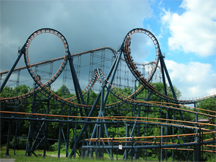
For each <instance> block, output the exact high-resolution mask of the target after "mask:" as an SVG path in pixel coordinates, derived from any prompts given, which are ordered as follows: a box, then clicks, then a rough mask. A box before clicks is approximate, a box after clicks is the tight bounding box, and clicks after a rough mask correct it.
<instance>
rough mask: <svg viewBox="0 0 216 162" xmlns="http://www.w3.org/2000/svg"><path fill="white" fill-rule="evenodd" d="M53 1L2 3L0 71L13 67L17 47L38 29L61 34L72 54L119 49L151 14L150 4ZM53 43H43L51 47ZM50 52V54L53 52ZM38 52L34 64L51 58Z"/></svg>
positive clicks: (42, 42)
mask: <svg viewBox="0 0 216 162" xmlns="http://www.w3.org/2000/svg"><path fill="white" fill-rule="evenodd" d="M50 2H51V1H43V2H41V1H16V2H15V1H13V2H12V1H2V2H1V40H2V41H1V71H4V70H8V69H9V68H10V67H11V66H12V64H13V62H14V60H15V59H16V55H17V49H18V46H23V44H24V43H25V41H26V39H27V38H28V36H29V35H30V34H31V33H32V32H33V31H35V30H37V29H40V28H44V27H47V28H54V29H56V30H58V31H60V32H61V33H62V34H63V35H64V36H65V37H66V39H67V40H68V42H69V47H70V51H71V53H76V52H82V51H86V50H91V49H95V48H100V47H104V46H110V47H112V48H114V49H117V47H119V46H120V45H121V43H122V41H123V38H124V36H125V35H126V34H127V32H128V31H129V30H131V29H133V28H136V27H143V25H142V22H143V20H144V19H145V18H146V17H150V16H151V12H152V11H151V8H150V5H149V2H148V1H126V2H125V1H90V0H87V1H52V3H50ZM38 37H40V36H38ZM52 41H54V40H52V39H49V40H44V41H43V40H42V41H40V42H41V44H47V43H48V42H50V44H52ZM33 43H34V40H33ZM60 45H61V46H62V44H60ZM54 46H55V45H53V47H54ZM30 47H31V46H30ZM36 47H38V49H40V44H37V43H36V44H35V49H36ZM55 47H56V46H55ZM60 48H61V47H60ZM48 50H50V49H48V48H47V53H51V52H50V51H48ZM35 53H37V55H36V54H34V53H33V52H32V53H31V55H32V60H34V62H39V61H44V60H46V59H47V58H48V57H47V56H46V55H44V54H42V55H39V54H40V53H38V51H36V50H35ZM55 57H59V55H58V52H56V53H53V52H52V58H55ZM9 58H10V59H9ZM49 59H50V57H49ZM5 60H7V61H5ZM22 65H24V64H22ZM19 66H21V64H19Z"/></svg>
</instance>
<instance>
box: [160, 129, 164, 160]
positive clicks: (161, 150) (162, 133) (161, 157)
mask: <svg viewBox="0 0 216 162" xmlns="http://www.w3.org/2000/svg"><path fill="white" fill-rule="evenodd" d="M163 135H164V126H161V136H163ZM162 142H163V138H161V143H162ZM159 160H160V161H163V149H160V159H159Z"/></svg>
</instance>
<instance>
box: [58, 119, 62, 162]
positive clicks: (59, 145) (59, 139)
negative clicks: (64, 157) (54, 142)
mask: <svg viewBox="0 0 216 162" xmlns="http://www.w3.org/2000/svg"><path fill="white" fill-rule="evenodd" d="M61 127H62V123H61V122H60V123H59V135H58V158H60V149H61Z"/></svg>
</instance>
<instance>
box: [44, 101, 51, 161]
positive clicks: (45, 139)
mask: <svg viewBox="0 0 216 162" xmlns="http://www.w3.org/2000/svg"><path fill="white" fill-rule="evenodd" d="M49 104H50V100H48V101H47V112H46V114H49ZM46 118H47V117H45V119H46ZM47 129H48V122H46V121H45V138H44V155H43V156H44V157H45V156H46V150H47Z"/></svg>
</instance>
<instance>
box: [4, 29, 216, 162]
mask: <svg viewBox="0 0 216 162" xmlns="http://www.w3.org/2000/svg"><path fill="white" fill-rule="evenodd" d="M46 33H48V34H53V35H55V36H57V37H58V38H59V39H60V40H61V42H62V43H63V46H64V56H62V57H58V58H55V59H50V60H47V61H42V62H38V63H34V64H31V63H30V59H29V51H30V50H29V49H30V45H31V43H32V41H33V40H34V39H35V38H36V37H37V36H39V35H41V34H46ZM136 33H139V34H144V35H145V36H147V37H148V38H150V39H151V41H152V42H153V45H154V49H155V59H154V60H153V61H151V62H148V63H136V62H134V60H133V58H132V52H131V48H130V46H131V40H132V39H131V38H132V35H133V34H136ZM97 52H98V53H97ZM106 52H107V53H106ZM95 53H97V57H98V58H97V59H98V60H99V62H100V63H99V64H98V63H94V60H93V56H94V54H95ZM84 55H85V56H86V55H90V59H89V60H90V63H89V68H88V69H91V70H90V72H89V81H88V84H87V85H86V87H85V88H81V87H82V86H83V84H82V85H81V83H80V80H81V79H80V78H79V75H80V71H79V68H80V66H81V65H80V64H81V63H80V62H79V61H80V60H81V59H80V57H81V56H84ZM105 55H106V57H107V58H106V60H105ZM22 56H23V57H24V62H25V66H22V67H18V68H16V66H17V64H18V62H19V61H20V58H21V57H22ZM60 61H61V62H60ZM55 62H58V63H59V62H60V63H59V65H60V67H59V68H58V69H57V71H56V72H55V73H54V75H52V72H48V73H47V74H48V75H49V78H48V79H46V80H45V81H44V80H43V79H44V77H42V76H41V75H39V74H38V69H37V68H38V67H40V66H43V65H48V64H50V66H53V63H55ZM95 62H98V61H95ZM105 62H106V63H105ZM107 62H109V63H110V65H108V63H107ZM75 64H76V65H75ZM122 64H124V65H122ZM121 66H124V67H125V68H127V70H121V68H120V67H121ZM139 66H140V67H141V68H139ZM34 68H35V70H34ZM105 68H106V70H105ZM107 69H109V70H107ZM141 69H143V71H142V70H141ZM22 70H23V71H24V70H27V71H28V73H29V74H30V76H31V79H30V80H33V82H34V87H33V89H32V90H31V91H30V92H28V93H25V94H22V95H16V96H13V97H1V98H0V101H1V111H0V114H1V117H0V118H1V121H2V122H1V129H3V128H4V122H8V123H9V126H8V133H7V149H6V155H9V143H10V140H11V129H12V128H11V125H12V122H16V126H15V129H16V130H15V135H14V136H15V139H16V138H18V137H17V134H16V132H18V128H17V126H18V122H19V121H30V122H29V131H28V137H26V138H27V143H26V155H31V154H34V155H35V156H37V155H36V154H35V153H34V151H35V150H36V149H37V148H38V147H39V146H40V145H43V146H44V156H45V154H46V150H47V146H49V138H48V137H47V131H48V130H49V127H48V123H50V122H56V123H58V124H59V135H58V140H57V141H58V157H60V145H61V143H62V142H63V143H64V144H65V146H66V156H67V157H69V158H71V157H73V156H74V157H75V156H76V151H77V149H81V152H82V156H83V157H89V156H90V158H93V157H94V153H95V158H102V157H104V152H106V153H107V154H108V156H109V158H111V159H112V158H114V154H118V153H119V154H121V155H122V158H123V159H124V160H127V159H129V156H130V158H131V159H140V158H143V159H146V160H147V157H148V153H147V150H152V149H154V150H156V152H158V153H157V156H158V160H159V161H163V160H165V159H166V160H167V159H168V158H169V157H172V160H175V152H176V151H178V152H180V153H181V154H182V155H183V156H182V157H184V158H185V160H190V161H200V160H201V159H202V158H203V157H202V153H203V152H210V153H212V154H215V153H216V151H215V147H216V145H215V142H216V141H215V133H216V129H215V128H216V123H214V122H212V121H215V120H214V119H215V118H216V115H215V113H216V111H211V110H207V109H201V108H197V107H196V103H197V102H198V101H201V100H204V99H207V98H216V94H213V95H209V96H205V97H201V98H197V99H189V100H182V99H179V98H177V95H176V92H175V89H174V87H173V85H172V81H171V78H170V77H169V73H168V70H167V68H166V64H165V61H164V56H163V54H162V52H161V49H160V46H159V43H158V40H157V39H156V37H155V36H154V35H153V34H152V33H151V32H150V31H148V30H146V29H142V28H135V29H132V30H131V31H129V32H128V33H127V34H126V36H125V37H124V39H123V42H122V44H121V46H120V48H119V49H118V51H115V50H114V49H113V48H110V47H103V48H97V49H94V50H89V51H85V52H80V53H75V54H71V52H70V50H69V44H68V42H67V40H66V38H65V37H64V36H63V34H61V33H60V32H59V31H57V30H55V29H50V28H42V29H39V30H37V31H35V32H33V33H32V34H31V35H30V36H29V37H28V39H27V41H26V42H25V44H24V45H23V47H22V48H21V49H20V50H19V51H18V57H17V59H16V60H15V63H14V64H13V66H12V67H11V69H10V70H8V71H3V72H0V76H1V80H3V82H1V89H0V93H2V92H3V89H4V87H5V86H6V85H7V86H8V85H9V84H8V83H9V82H10V78H11V76H12V75H13V74H16V73H18V79H17V80H19V79H20V72H21V71H22ZM67 72H69V73H70V75H69V76H71V78H70V79H71V80H70V85H71V84H73V85H72V86H73V88H74V92H75V95H74V96H73V97H68V98H63V97H61V96H59V95H57V94H56V93H55V92H54V91H53V90H52V89H51V85H52V84H53V83H54V82H55V81H56V80H57V79H58V78H59V77H60V75H61V74H62V73H63V75H64V76H63V84H65V81H64V80H66V78H67V77H68V75H67V74H66V73H67ZM47 74H46V76H47ZM123 75H124V76H125V78H126V79H125V80H124V81H122V80H121V79H122V76H123ZM158 76H159V77H158ZM130 78H132V80H131V82H130V81H129V79H130ZM158 78H159V79H158ZM86 80H87V79H86ZM154 80H155V81H154ZM158 80H160V81H161V82H162V84H163V91H158V90H157V88H156V87H155V86H154V84H153V82H158ZM119 81H120V82H119ZM116 82H118V83H116ZM136 82H139V87H138V88H137V85H136ZM16 83H19V81H17V82H16ZM132 84H133V85H134V84H135V86H134V87H133V86H131V85H132ZM96 85H98V87H99V88H98V90H97V91H98V94H97V97H96V99H95V101H92V103H93V104H92V105H91V104H89V103H90V101H89V92H91V91H92V90H94V89H93V88H94V87H95V86H96ZM16 86H17V85H16ZM118 86H119V87H130V88H132V89H133V92H131V93H130V94H129V95H125V94H124V93H123V92H121V91H120V90H119V89H118V88H117V87H118ZM168 86H169V88H170V91H171V95H169V94H168ZM143 92H144V94H145V96H144V97H143V98H139V94H141V93H143ZM39 93H41V94H42V95H43V96H44V97H45V98H46V99H41V98H40V97H38V94H39ZM109 96H112V97H114V98H115V99H116V101H115V102H113V103H107V99H108V97H109ZM152 96H155V97H156V98H157V101H153V100H152ZM30 97H32V101H31V112H27V111H26V110H25V109H26V108H25V107H24V103H25V102H27V101H26V100H27V99H29V98H30ZM51 100H52V101H55V102H56V103H58V104H59V106H60V107H61V109H62V110H61V112H56V114H51V113H50V112H49V110H50V109H51V103H50V102H51ZM39 104H44V105H46V106H47V108H46V110H43V111H42V110H39V108H38V105H39ZM189 104H190V105H191V104H193V105H194V107H189V106H188V105H189ZM186 105H187V106H186ZM63 107H64V110H63ZM72 110H73V111H72ZM111 110H112V111H113V112H115V113H110V112H111ZM151 111H157V112H158V113H159V114H160V118H154V117H152V116H151V115H150V113H151ZM162 111H164V112H165V113H164V114H163V113H162ZM171 111H172V114H171ZM123 112H128V113H131V115H130V116H129V115H127V116H125V114H127V113H123ZM183 113H188V114H193V115H194V120H193V121H187V116H185V115H183ZM78 114H79V115H78ZM93 114H94V115H95V114H96V116H93ZM142 114H144V116H143V115H142ZM162 114H163V115H162ZM162 116H165V117H162ZM199 117H201V118H202V117H208V118H211V119H212V121H208V123H203V122H199V120H198V119H199ZM36 123H37V124H36ZM62 124H67V131H65V130H63V128H62ZM72 124H73V126H74V136H73V139H72V140H73V146H72V150H71V152H69V149H68V147H69V141H70V137H69V129H70V128H71V125H72ZM35 125H38V126H37V127H35ZM80 125H82V127H81V131H80V132H79V134H78V132H77V129H78V128H77V127H78V126H80ZM110 128H115V129H117V130H118V131H119V129H120V128H122V129H125V132H126V133H125V134H123V135H122V134H121V135H119V134H120V133H119V132H118V133H116V134H115V135H113V134H112V133H111V132H110ZM141 128H143V130H144V131H143V132H140V130H141ZM149 128H155V129H156V130H157V131H159V132H160V135H159V136H158V135H155V136H148V130H149ZM165 131H166V133H165ZM206 135H210V136H211V138H208V139H206V138H205V136H206ZM105 136H106V137H105ZM208 137H209V136H208ZM62 138H63V139H62ZM15 141H16V140H15ZM81 145H82V146H81ZM168 150H171V152H172V153H171V154H169V153H168ZM190 152H192V154H191V153H190Z"/></svg>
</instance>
